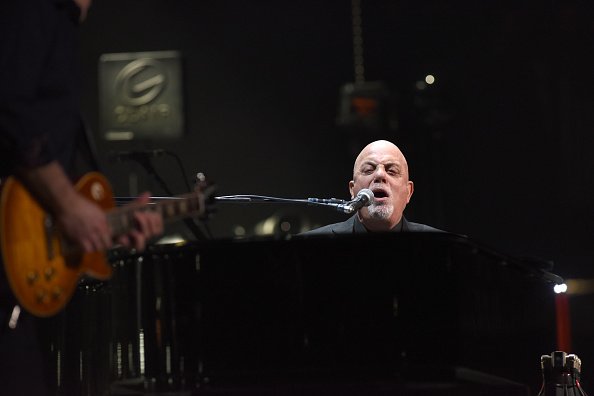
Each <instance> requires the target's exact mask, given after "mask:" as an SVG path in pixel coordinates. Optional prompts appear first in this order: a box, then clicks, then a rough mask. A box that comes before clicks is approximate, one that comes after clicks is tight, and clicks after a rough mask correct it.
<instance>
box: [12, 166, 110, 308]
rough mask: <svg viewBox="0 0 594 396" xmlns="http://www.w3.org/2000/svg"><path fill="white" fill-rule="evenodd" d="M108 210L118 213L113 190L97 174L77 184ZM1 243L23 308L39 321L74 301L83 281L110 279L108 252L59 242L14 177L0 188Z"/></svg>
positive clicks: (51, 223) (52, 225)
mask: <svg viewBox="0 0 594 396" xmlns="http://www.w3.org/2000/svg"><path fill="white" fill-rule="evenodd" d="M76 189H77V191H78V192H79V193H81V194H82V195H84V196H85V197H87V198H88V199H90V200H91V201H93V202H95V203H96V204H97V205H99V206H100V207H101V208H103V209H104V210H106V211H107V210H109V209H111V208H113V207H114V200H113V194H112V190H111V187H110V185H109V183H108V182H107V180H106V179H105V178H104V177H103V176H102V175H101V174H99V173H97V172H93V173H88V174H86V175H85V176H84V177H83V178H81V179H80V180H79V182H78V183H77V184H76ZM0 239H1V249H2V258H3V262H4V269H5V272H6V276H7V278H8V282H9V284H10V287H11V289H12V291H13V293H14V295H15V296H16V298H17V300H18V301H19V304H20V305H21V306H22V307H23V308H25V309H26V310H27V311H29V312H30V313H32V314H34V315H36V316H41V317H45V316H51V315H54V314H56V313H57V312H58V311H60V310H61V309H62V308H63V307H64V305H65V304H66V303H67V302H68V300H70V298H71V297H72V295H73V293H74V291H75V290H76V287H77V284H78V281H79V280H80V278H81V277H82V276H83V275H88V276H91V277H93V278H96V279H99V280H105V279H108V278H109V277H110V276H111V273H112V268H111V266H110V265H109V263H107V261H106V256H105V253H104V252H92V253H84V254H83V253H81V252H80V251H78V250H77V249H74V248H73V247H72V246H70V245H69V244H68V243H67V242H66V241H65V240H63V239H62V238H61V237H60V233H59V231H58V229H57V227H56V224H55V223H54V219H53V218H52V217H51V216H50V215H49V214H48V213H46V212H45V211H44V210H43V209H42V207H41V206H39V204H38V203H37V202H36V200H35V199H34V197H33V196H31V194H30V193H29V192H28V190H27V189H26V188H25V187H24V186H23V184H21V183H20V182H19V181H18V180H17V179H15V178H14V177H10V178H8V179H7V180H6V181H5V182H4V183H3V186H2V194H1V201H0Z"/></svg>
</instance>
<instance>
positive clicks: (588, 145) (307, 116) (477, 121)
mask: <svg viewBox="0 0 594 396" xmlns="http://www.w3.org/2000/svg"><path fill="white" fill-rule="evenodd" d="M361 7H362V28H363V31H362V32H363V33H362V34H363V49H364V52H363V55H364V65H365V77H366V79H367V81H383V82H384V83H385V85H386V86H387V87H388V89H389V90H390V92H391V93H392V100H391V105H390V110H389V113H390V114H389V116H390V117H389V118H390V120H391V122H389V123H388V125H387V126H386V127H385V128H383V129H381V130H377V129H376V130H373V129H365V128H360V129H358V130H346V129H344V128H341V127H339V126H337V125H336V118H337V115H338V103H339V90H340V87H341V86H342V85H343V84H344V83H347V82H352V81H353V80H354V72H353V32H352V20H351V1H350V0H333V1H319V0H302V1H290V2H289V1H249V2H248V1H239V0H235V1H233V0H219V1H202V0H97V1H96V2H95V4H94V5H93V7H92V9H91V13H90V16H89V18H88V20H87V22H86V23H85V24H84V25H83V26H82V27H81V30H82V38H81V44H82V53H81V60H82V66H83V84H84V93H83V106H84V111H85V116H86V117H87V119H88V121H89V125H90V127H91V128H92V129H93V130H94V132H95V136H96V137H97V144H98V147H99V151H100V153H101V160H102V161H103V162H104V163H105V172H106V173H107V175H108V177H109V178H110V179H111V180H112V181H113V183H114V187H115V191H116V195H122V196H125V195H129V194H130V187H129V175H130V173H133V174H134V175H136V177H137V178H138V184H139V188H140V189H144V188H147V189H150V190H151V191H152V192H153V194H154V195H163V194H164V192H163V191H162V190H161V189H160V187H159V185H158V184H157V183H156V182H155V181H154V180H151V179H150V177H149V176H148V175H147V174H146V172H144V170H143V168H142V167H140V166H139V165H138V164H136V163H132V162H125V163H114V162H111V161H109V157H108V153H109V152H112V151H118V150H130V149H152V148H165V149H168V150H171V151H174V152H176V153H177V154H178V155H179V156H180V157H181V159H182V161H183V164H184V166H185V169H186V170H187V172H188V173H189V174H190V177H191V175H193V174H194V173H196V172H197V171H203V172H206V173H207V174H209V175H210V177H211V178H212V179H213V180H214V181H216V183H217V185H218V187H219V190H218V195H227V194H263V195H273V196H280V197H295V198H304V197H314V196H315V197H339V198H346V197H347V194H348V190H347V182H348V180H350V177H351V170H352V162H353V159H354V155H355V153H356V152H358V150H359V149H360V148H362V146H363V145H365V144H366V143H368V142H369V141H371V140H373V139H376V138H378V137H384V138H387V139H390V140H392V141H394V142H396V143H397V144H399V145H400V146H401V148H402V149H403V151H404V152H405V154H406V155H407V156H408V160H409V164H410V168H411V177H412V179H413V180H414V181H415V182H416V192H415V195H414V197H413V200H412V203H411V205H410V206H409V208H408V209H407V213H408V215H407V216H408V218H409V219H410V220H413V221H417V222H423V223H428V224H431V225H433V226H436V227H439V228H442V229H445V230H449V231H453V232H456V233H462V234H465V235H468V236H470V237H473V238H475V239H477V240H479V241H481V242H483V243H486V244H487V245H490V246H492V247H494V248H496V249H498V250H500V251H502V252H505V253H509V254H513V255H518V256H535V257H541V258H544V259H547V260H552V261H554V262H555V270H556V272H557V273H559V274H560V275H562V276H565V277H593V273H592V272H593V270H592V266H593V264H594V257H593V254H592V253H593V248H592V244H591V243H590V238H591V237H592V236H593V235H594V210H592V208H591V205H592V196H593V193H594V174H593V172H594V167H593V166H592V156H591V152H592V151H593V149H594V139H592V138H591V134H592V131H594V94H593V93H592V92H593V88H594V77H593V76H594V74H593V73H592V71H593V70H594V25H593V24H592V23H591V21H592V20H593V18H594V12H593V9H592V7H591V6H590V5H589V2H586V1H482V2H476V1H470V0H469V1H454V2H443V1H408V0H402V1H394V0H370V1H366V0H362V4H361ZM156 50H179V51H181V53H182V55H183V59H184V72H185V86H184V88H185V100H186V109H187V114H186V130H185V135H184V137H183V138H182V139H180V140H177V141H160V140H153V141H135V142H128V143H122V142H118V143H115V142H106V141H104V140H102V138H101V131H100V130H99V125H98V124H99V121H98V120H99V116H98V99H97V96H98V89H97V85H98V78H97V76H98V73H97V63H98V59H99V56H100V55H101V54H103V53H112V52H129V51H130V52H136V51H156ZM428 74H432V75H434V76H435V78H436V82H435V84H433V85H431V86H428V87H426V88H425V89H419V86H418V84H417V82H418V81H422V80H424V78H425V76H426V75H428ZM154 163H155V166H156V168H157V169H158V171H159V172H160V173H161V175H162V176H163V177H164V178H165V179H166V180H167V181H168V183H169V185H170V187H171V189H172V190H174V192H175V193H182V192H184V189H185V187H184V184H183V176H182V174H181V173H180V172H179V170H178V168H177V167H176V164H175V163H174V161H172V160H170V159H167V158H157V159H155V161H154ZM273 215H277V216H279V217H280V218H286V219H291V220H292V221H293V228H292V230H291V232H293V231H295V232H296V231H298V230H300V229H301V227H308V226H314V225H318V224H324V223H328V222H332V221H337V220H339V219H341V218H342V216H341V215H339V214H337V213H333V212H329V211H327V210H321V209H318V208H293V207H287V206H278V205H254V206H248V207H246V206H237V205H221V206H220V207H219V209H218V212H217V214H216V216H215V217H214V219H213V220H212V221H211V223H210V228H211V230H212V232H213V234H214V235H215V237H220V238H224V237H230V236H233V235H234V230H235V229H236V227H237V226H241V227H243V229H244V230H245V233H246V235H248V236H249V235H252V234H253V233H254V227H255V226H256V224H257V223H258V222H261V221H262V220H264V219H265V218H268V217H270V216H273ZM178 228H179V229H181V230H182V232H183V226H180V227H178ZM586 300H589V301H590V303H591V302H592V301H591V300H592V299H591V298H585V297H580V300H579V302H580V304H577V302H578V300H577V299H575V302H576V304H575V305H574V306H572V309H573V312H572V314H573V320H574V323H573V325H574V326H573V327H574V336H575V337H576V338H575V339H574V347H575V351H574V352H575V353H578V355H580V354H581V355H582V357H583V358H584V363H585V367H586V368H587V367H592V366H594V355H592V353H591V349H592V348H591V345H592V344H591V342H590V341H589V340H588V338H591V337H587V336H586V334H587V333H588V332H589V329H590V328H591V325H588V324H587V323H585V321H584V320H581V319H580V318H588V317H590V315H591V311H592V309H591V308H590V307H589V306H590V305H591V304H590V303H588V301H586ZM590 333H591V332H590ZM548 352H550V351H543V353H548ZM537 360H538V357H537V356H535V361H537ZM586 371H587V375H586V378H585V381H586V383H588V382H589V383H594V378H593V377H594V371H592V370H591V369H586ZM589 389H592V387H590V388H589Z"/></svg>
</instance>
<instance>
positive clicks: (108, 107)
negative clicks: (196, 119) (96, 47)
mask: <svg viewBox="0 0 594 396" xmlns="http://www.w3.org/2000/svg"><path fill="white" fill-rule="evenodd" d="M99 95H100V98H99V102H100V113H99V116H100V121H101V131H102V133H103V136H104V137H105V139H107V140H132V139H175V138H179V137H181V136H182V134H183V130H184V116H183V97H182V73H181V60H180V54H179V52H177V51H160V52H128V53H119V54H104V55H102V56H101V57H100V59H99Z"/></svg>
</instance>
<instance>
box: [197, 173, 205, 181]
mask: <svg viewBox="0 0 594 396" xmlns="http://www.w3.org/2000/svg"><path fill="white" fill-rule="evenodd" d="M204 182H206V175H205V174H204V173H202V172H198V173H196V183H204Z"/></svg>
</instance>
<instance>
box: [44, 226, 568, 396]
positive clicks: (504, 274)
mask: <svg viewBox="0 0 594 396" xmlns="http://www.w3.org/2000/svg"><path fill="white" fill-rule="evenodd" d="M111 262H112V264H113V266H114V267H115V268H116V271H115V275H114V277H113V279H112V280H110V281H109V282H106V283H93V282H88V281H86V282H82V283H81V286H80V288H79V290H78V292H77V294H76V296H75V298H74V299H73V301H72V302H71V303H70V304H69V306H68V307H67V309H66V310H65V311H64V312H63V313H61V314H60V315H59V316H57V317H55V318H53V319H52V320H51V321H49V322H48V324H47V325H48V327H49V329H48V332H47V334H48V340H47V344H48V352H49V355H50V356H51V359H52V362H53V365H54V369H55V373H54V374H55V375H54V378H55V387H56V393H57V394H59V395H136V394H138V395H140V394H143V395H144V394H163V395H165V394H166V395H322V394H323V395H450V394H451V395H530V394H535V390H536V388H537V386H538V384H539V381H540V368H539V358H540V356H541V355H542V354H547V353H550V351H552V350H554V349H555V333H554V331H555V312H554V294H553V292H552V285H553V284H554V283H555V282H558V281H560V278H558V277H557V276H555V275H553V274H551V273H549V272H547V271H546V269H543V268H542V267H540V266H538V265H535V264H534V263H527V262H525V261H522V260H518V259H515V258H512V257H509V256H506V255H504V254H501V253H498V252H497V251H494V250H492V249H489V248H487V247H485V246H482V245H480V244H478V243H476V242H473V241H472V240H469V239H468V238H465V237H462V236H458V235H452V234H447V233H439V234H437V233H436V234H432V233H407V234H381V235H362V236H359V235H357V236H343V237H334V238H309V239H306V238H300V239H299V238H292V239H283V240H264V239H258V240H254V239H245V240H218V241H216V240H215V241H208V242H200V243H198V242H194V243H185V244H179V245H167V246H154V247H151V248H150V249H149V250H148V251H147V252H145V253H144V254H142V255H132V256H129V255H123V254H121V253H119V254H118V253H117V252H115V253H114V254H113V255H112V257H111Z"/></svg>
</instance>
